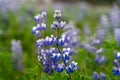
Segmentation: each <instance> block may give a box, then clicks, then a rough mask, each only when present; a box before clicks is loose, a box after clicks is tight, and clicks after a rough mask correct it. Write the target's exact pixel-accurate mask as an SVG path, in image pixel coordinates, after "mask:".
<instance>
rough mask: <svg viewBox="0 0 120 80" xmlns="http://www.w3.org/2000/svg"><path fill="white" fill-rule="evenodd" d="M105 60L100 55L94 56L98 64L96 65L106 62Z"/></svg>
mask: <svg viewBox="0 0 120 80" xmlns="http://www.w3.org/2000/svg"><path fill="white" fill-rule="evenodd" d="M106 61H107V60H106V58H105V57H104V56H102V55H99V54H96V58H95V62H96V63H98V65H101V64H102V63H104V62H106Z"/></svg>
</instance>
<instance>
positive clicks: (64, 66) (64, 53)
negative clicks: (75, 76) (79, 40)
mask: <svg viewBox="0 0 120 80" xmlns="http://www.w3.org/2000/svg"><path fill="white" fill-rule="evenodd" d="M45 16H46V13H45V12H42V13H41V14H38V15H37V16H35V17H34V18H35V22H37V23H38V24H37V26H35V27H33V29H32V33H33V34H35V35H36V36H37V37H38V36H39V37H40V38H39V39H38V40H37V41H36V47H37V55H38V61H39V62H40V63H41V64H42V66H43V68H44V72H45V73H49V74H52V73H53V72H54V71H56V72H58V73H61V72H63V71H64V70H66V73H67V74H68V75H69V79H71V75H70V73H72V72H74V71H75V70H77V69H78V66H77V63H76V62H75V61H72V62H70V59H71V56H72V55H73V54H74V49H72V48H71V47H69V46H65V45H66V44H69V43H70V40H71V39H70V38H71V37H69V38H68V36H67V35H66V34H63V35H61V34H60V30H62V29H64V27H65V26H66V22H65V21H62V20H61V17H62V13H61V10H55V14H54V15H53V17H54V21H53V23H52V24H51V29H53V30H54V31H56V32H57V34H56V35H54V34H51V36H46V38H43V37H41V36H40V35H41V34H40V33H41V31H43V30H46V29H47V28H46V24H45V23H44V22H45V21H44V20H45Z"/></svg>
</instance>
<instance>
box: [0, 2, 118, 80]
mask: <svg viewBox="0 0 120 80" xmlns="http://www.w3.org/2000/svg"><path fill="white" fill-rule="evenodd" d="M119 6H120V0H0V80H48V79H47V77H46V76H45V74H44V73H43V72H42V71H41V70H40V69H39V62H38V61H37V58H36V55H35V49H36V48H35V37H34V36H33V35H32V34H31V30H32V27H33V26H35V22H34V19H33V18H34V16H35V15H36V14H37V13H40V12H41V11H42V10H46V11H47V14H48V16H47V27H49V26H50V24H51V23H52V21H53V14H54V10H55V9H60V10H62V15H63V20H65V21H66V22H67V23H69V22H70V21H72V22H73V23H74V26H75V27H76V28H77V29H78V30H79V35H78V37H79V41H80V43H81V44H82V43H84V42H87V43H89V42H90V41H91V37H94V36H95V34H96V33H97V32H99V28H100V29H101V26H102V28H103V29H104V27H103V26H105V25H108V24H109V26H108V27H109V29H110V30H109V32H107V34H108V35H107V37H105V44H103V45H102V47H103V48H105V49H106V51H107V53H111V56H109V57H108V54H105V55H107V57H108V63H107V64H108V65H107V66H108V68H107V70H110V69H111V70H112V67H113V64H112V61H113V58H114V57H112V56H114V54H112V52H114V48H115V49H117V50H119V49H118V46H119V45H118V43H117V40H115V38H114V31H112V29H111V26H112V24H110V23H111V22H110V21H111V20H110V19H111V18H110V13H111V11H113V12H117V11H118V12H120V10H119ZM115 7H117V10H116V8H115ZM113 8H114V9H113ZM114 10H115V11H114ZM119 15H120V14H119ZM106 16H107V18H108V20H109V22H108V23H107V20H106ZM115 16H116V15H115ZM118 17H119V18H118V19H119V20H120V16H118ZM119 20H118V21H119ZM113 21H114V20H113ZM118 23H119V22H118ZM100 33H102V31H101V32H100ZM48 34H50V33H48ZM98 37H99V36H98ZM106 40H107V42H106ZM110 44H112V45H113V47H114V48H113V47H112V46H111V45H110ZM82 45H83V44H82ZM114 45H115V46H114ZM85 48H86V47H85ZM98 48H99V47H98ZM87 49H88V46H87ZM109 49H110V51H109ZM19 50H20V51H19ZM112 50H113V51H112ZM77 51H78V53H77V54H76V55H77V58H76V61H78V64H79V66H80V67H81V69H80V70H79V71H78V72H76V73H74V74H73V76H74V78H76V80H92V78H91V76H92V72H93V70H94V69H95V70H97V71H104V70H103V68H100V69H96V67H99V66H98V65H96V64H95V63H94V62H93V61H94V58H95V56H94V55H93V54H89V53H92V52H91V51H90V52H89V51H86V50H85V49H82V48H78V49H77ZM111 51H112V52H111ZM16 53H17V54H16ZM86 53H88V54H86ZM83 57H84V58H83ZM89 60H90V61H89ZM89 64H93V66H92V65H89ZM105 66H106V64H104V65H103V66H102V67H105ZM88 67H89V68H88ZM108 72H109V74H108V73H107V72H106V75H107V77H108V78H110V75H112V72H111V71H108ZM81 75H85V79H82V77H83V76H81ZM48 76H49V77H50V80H56V79H59V78H58V76H59V74H57V73H56V74H55V75H48ZM64 76H65V74H64V75H63V76H62V75H61V79H60V80H62V79H63V78H64ZM80 77H81V78H80ZM107 80H108V79H107ZM112 80H115V79H112Z"/></svg>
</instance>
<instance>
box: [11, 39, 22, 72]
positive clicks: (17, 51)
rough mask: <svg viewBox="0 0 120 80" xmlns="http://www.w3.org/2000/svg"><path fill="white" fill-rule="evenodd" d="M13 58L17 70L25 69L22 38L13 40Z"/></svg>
mask: <svg viewBox="0 0 120 80" xmlns="http://www.w3.org/2000/svg"><path fill="white" fill-rule="evenodd" d="M11 50H12V60H13V63H14V67H15V69H16V70H22V69H23V54H22V53H23V52H22V46H21V41H20V40H17V41H16V40H12V41H11Z"/></svg>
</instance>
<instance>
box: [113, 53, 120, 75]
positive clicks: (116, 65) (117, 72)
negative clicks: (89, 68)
mask: <svg viewBox="0 0 120 80" xmlns="http://www.w3.org/2000/svg"><path fill="white" fill-rule="evenodd" d="M119 59H120V53H119V52H117V53H116V54H115V59H114V68H113V70H112V73H113V74H114V75H120V64H119V61H118V60H119Z"/></svg>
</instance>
